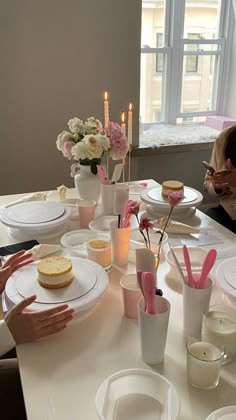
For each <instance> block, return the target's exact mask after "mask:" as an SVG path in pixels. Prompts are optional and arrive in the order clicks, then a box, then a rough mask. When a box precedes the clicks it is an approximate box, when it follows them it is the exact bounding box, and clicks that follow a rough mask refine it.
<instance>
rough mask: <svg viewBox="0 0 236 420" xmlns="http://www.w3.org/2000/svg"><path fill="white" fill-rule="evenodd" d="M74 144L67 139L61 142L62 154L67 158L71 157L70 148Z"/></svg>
mask: <svg viewBox="0 0 236 420" xmlns="http://www.w3.org/2000/svg"><path fill="white" fill-rule="evenodd" d="M74 145H75V143H74V142H73V141H68V140H66V141H65V143H64V144H63V149H62V153H63V156H65V157H66V158H67V159H69V160H71V159H72V153H71V149H72V147H73V146H74Z"/></svg>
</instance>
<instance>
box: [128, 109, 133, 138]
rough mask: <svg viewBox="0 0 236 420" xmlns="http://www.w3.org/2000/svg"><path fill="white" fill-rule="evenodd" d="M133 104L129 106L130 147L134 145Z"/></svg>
mask: <svg viewBox="0 0 236 420" xmlns="http://www.w3.org/2000/svg"><path fill="white" fill-rule="evenodd" d="M132 108H133V106H132V104H131V103H130V104H129V110H128V143H129V145H131V144H132V125H133V112H132Z"/></svg>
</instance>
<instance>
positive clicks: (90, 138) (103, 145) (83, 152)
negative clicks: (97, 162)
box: [71, 134, 109, 160]
mask: <svg viewBox="0 0 236 420" xmlns="http://www.w3.org/2000/svg"><path fill="white" fill-rule="evenodd" d="M108 146H109V142H108V139H107V138H106V137H105V136H101V135H100V134H96V135H91V134H87V135H86V136H84V138H83V139H82V140H81V141H80V142H79V143H77V144H76V145H75V146H73V147H72V149H71V153H72V155H73V156H74V158H75V160H80V159H95V158H97V159H99V158H100V157H101V156H102V153H103V151H104V150H107V149H108Z"/></svg>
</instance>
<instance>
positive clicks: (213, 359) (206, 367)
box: [186, 338, 222, 389]
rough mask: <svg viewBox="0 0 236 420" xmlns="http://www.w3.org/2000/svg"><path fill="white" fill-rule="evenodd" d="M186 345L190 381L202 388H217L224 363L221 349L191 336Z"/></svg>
mask: <svg viewBox="0 0 236 420" xmlns="http://www.w3.org/2000/svg"><path fill="white" fill-rule="evenodd" d="M186 347H187V378H188V383H190V384H191V385H193V386H195V387H197V388H202V389H212V388H216V387H217V385H218V383H219V379H220V369H221V365H222V354H221V351H220V350H219V349H218V347H216V346H214V345H213V344H211V343H209V342H205V341H198V340H196V339H195V338H190V339H189V340H188V341H187V345H186Z"/></svg>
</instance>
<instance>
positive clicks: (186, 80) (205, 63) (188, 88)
mask: <svg viewBox="0 0 236 420" xmlns="http://www.w3.org/2000/svg"><path fill="white" fill-rule="evenodd" d="M190 57H191V56H190ZM188 58H189V57H188ZM196 58H197V59H198V73H186V72H185V70H184V69H185V68H186V59H187V56H185V57H184V66H183V78H182V98H181V112H192V111H194V112H204V111H214V110H215V106H216V105H215V97H212V93H213V89H214V86H213V83H214V80H215V79H214V76H213V75H215V78H217V70H218V65H217V63H218V57H216V56H214V55H200V56H197V57H196ZM187 110H188V111H187Z"/></svg>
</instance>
